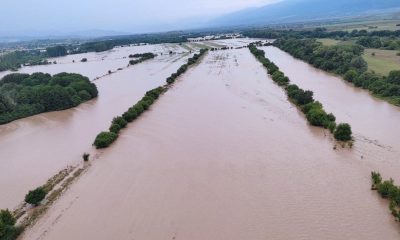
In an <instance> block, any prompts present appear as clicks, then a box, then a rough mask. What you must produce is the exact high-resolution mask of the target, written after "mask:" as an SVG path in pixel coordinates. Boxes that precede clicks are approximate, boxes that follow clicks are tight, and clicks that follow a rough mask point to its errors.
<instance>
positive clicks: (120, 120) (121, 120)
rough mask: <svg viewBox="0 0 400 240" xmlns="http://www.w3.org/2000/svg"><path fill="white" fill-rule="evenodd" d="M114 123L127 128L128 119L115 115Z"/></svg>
mask: <svg viewBox="0 0 400 240" xmlns="http://www.w3.org/2000/svg"><path fill="white" fill-rule="evenodd" d="M112 124H113V125H114V124H115V125H119V127H120V128H125V127H126V125H127V124H128V122H127V121H125V119H124V118H123V117H115V118H114V119H113V121H112Z"/></svg>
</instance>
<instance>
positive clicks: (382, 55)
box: [363, 48, 400, 76]
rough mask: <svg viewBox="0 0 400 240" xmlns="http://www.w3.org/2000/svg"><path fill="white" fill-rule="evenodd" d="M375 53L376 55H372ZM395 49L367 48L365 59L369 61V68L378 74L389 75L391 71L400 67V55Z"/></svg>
mask: <svg viewBox="0 0 400 240" xmlns="http://www.w3.org/2000/svg"><path fill="white" fill-rule="evenodd" d="M372 53H375V56H372ZM397 53H398V51H395V50H381V49H370V48H369V49H365V52H364V55H363V57H364V59H365V61H367V63H368V70H369V71H374V72H375V73H377V74H381V75H385V76H386V75H388V74H389V72H390V71H393V70H399V69H400V56H397V55H396V54H397Z"/></svg>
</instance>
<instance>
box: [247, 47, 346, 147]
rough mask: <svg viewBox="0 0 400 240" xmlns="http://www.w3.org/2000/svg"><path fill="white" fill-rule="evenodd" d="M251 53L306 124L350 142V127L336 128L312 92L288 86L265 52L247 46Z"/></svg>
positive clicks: (334, 120) (287, 80)
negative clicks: (294, 105)
mask: <svg viewBox="0 0 400 240" xmlns="http://www.w3.org/2000/svg"><path fill="white" fill-rule="evenodd" d="M249 49H250V51H251V53H252V54H253V55H254V56H255V57H256V58H257V59H258V60H259V61H260V62H261V63H262V64H263V66H264V67H266V68H267V70H268V73H269V74H270V75H271V78H272V80H273V81H275V82H276V83H277V84H278V85H279V86H282V87H284V88H285V90H286V94H287V96H288V97H289V99H290V100H291V101H292V102H293V103H294V104H296V105H297V106H299V107H300V109H301V110H302V111H303V113H304V114H305V115H306V117H307V120H308V122H309V123H310V124H311V125H313V126H318V127H323V128H325V129H329V130H330V131H331V133H333V134H334V137H335V139H336V140H338V141H350V140H351V139H352V136H351V135H352V132H351V127H350V125H349V124H339V125H338V126H336V118H335V116H334V115H333V114H332V113H329V114H328V113H326V112H325V110H324V108H323V106H322V104H321V103H320V102H318V101H315V100H314V98H313V95H314V94H313V92H312V91H308V90H307V91H305V90H303V89H301V88H299V87H298V86H297V85H295V84H290V80H289V78H288V77H286V76H285V75H284V73H283V72H281V71H280V70H279V67H278V66H276V65H275V63H273V62H271V61H270V60H269V59H268V58H266V57H265V52H264V51H263V50H260V49H258V48H257V47H256V46H255V45H254V44H250V45H249Z"/></svg>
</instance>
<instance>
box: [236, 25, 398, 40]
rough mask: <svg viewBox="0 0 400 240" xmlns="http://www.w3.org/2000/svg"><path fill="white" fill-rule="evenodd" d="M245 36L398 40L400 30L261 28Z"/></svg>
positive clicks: (245, 32) (249, 31) (245, 33)
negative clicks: (385, 38)
mask: <svg viewBox="0 0 400 240" xmlns="http://www.w3.org/2000/svg"><path fill="white" fill-rule="evenodd" d="M242 34H243V35H244V36H247V37H252V38H269V39H278V38H297V39H302V38H335V39H344V40H346V39H353V38H358V37H387V38H398V37H400V30H396V31H389V30H379V31H367V30H353V31H350V32H349V31H328V30H327V29H326V28H316V29H314V30H301V31H294V30H277V29H272V28H260V29H251V30H245V31H243V32H242Z"/></svg>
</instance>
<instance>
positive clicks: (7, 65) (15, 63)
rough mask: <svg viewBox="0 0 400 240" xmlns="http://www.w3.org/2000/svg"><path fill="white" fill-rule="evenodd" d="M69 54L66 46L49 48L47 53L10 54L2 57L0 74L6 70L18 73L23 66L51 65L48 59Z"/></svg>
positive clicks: (17, 52) (30, 51)
mask: <svg viewBox="0 0 400 240" xmlns="http://www.w3.org/2000/svg"><path fill="white" fill-rule="evenodd" d="M67 53H68V52H67V49H66V47H65V46H54V47H47V48H46V52H41V51H39V50H23V51H13V52H9V53H7V54H4V55H0V72H1V71H6V70H12V71H16V70H17V69H18V68H20V67H21V66H22V65H24V66H34V65H46V64H51V62H49V61H47V59H46V58H49V57H60V56H65V55H67Z"/></svg>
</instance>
